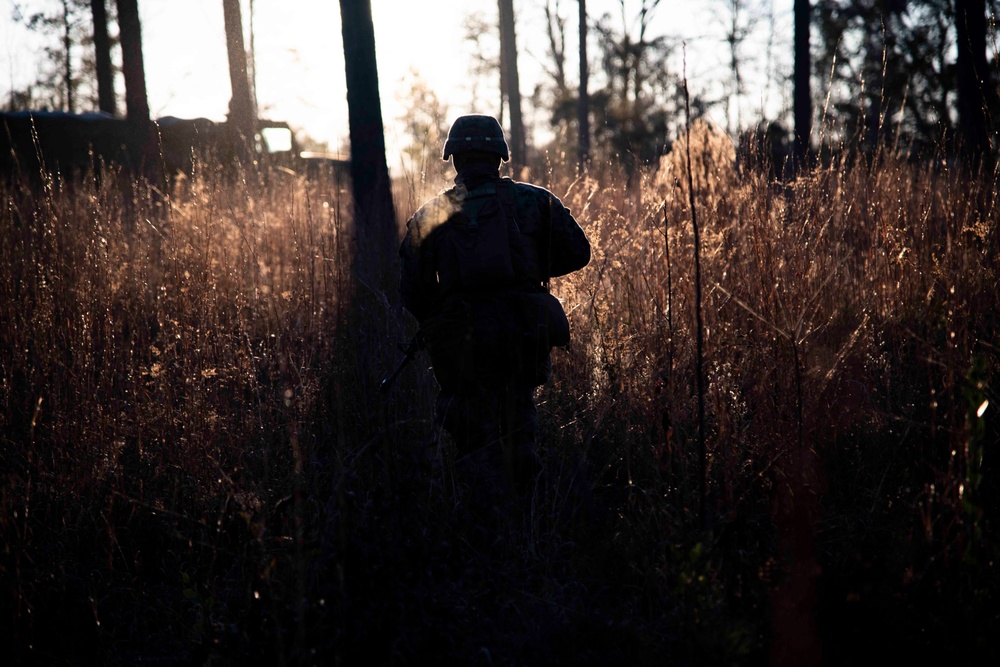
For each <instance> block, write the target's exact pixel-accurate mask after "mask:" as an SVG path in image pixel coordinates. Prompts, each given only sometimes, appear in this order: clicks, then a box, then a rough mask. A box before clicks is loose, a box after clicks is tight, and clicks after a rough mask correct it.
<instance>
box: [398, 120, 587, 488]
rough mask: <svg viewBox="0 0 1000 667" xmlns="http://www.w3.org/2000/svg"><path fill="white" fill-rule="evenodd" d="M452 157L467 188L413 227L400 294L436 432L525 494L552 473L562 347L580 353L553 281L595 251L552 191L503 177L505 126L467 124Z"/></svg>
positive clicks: (425, 211) (435, 203) (440, 199)
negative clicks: (550, 393)
mask: <svg viewBox="0 0 1000 667" xmlns="http://www.w3.org/2000/svg"><path fill="white" fill-rule="evenodd" d="M449 157H450V158H452V161H453V164H454V166H455V170H456V172H457V176H456V177H455V187H453V188H451V189H450V190H447V191H445V192H442V193H441V194H440V195H438V196H437V197H435V198H434V199H432V200H430V201H429V202H427V203H426V204H424V205H423V206H422V207H421V208H420V209H419V210H418V211H417V212H416V213H415V214H414V215H413V217H412V218H411V219H410V220H409V222H408V223H407V231H406V236H405V238H404V239H403V243H402V246H401V247H400V251H399V252H400V257H401V258H402V276H401V281H400V292H401V294H402V298H403V304H404V306H405V307H406V308H407V310H409V311H410V312H411V313H413V315H414V316H415V317H416V318H417V320H418V321H419V322H420V324H421V335H422V336H423V338H424V342H425V344H426V347H427V350H428V352H429V353H430V357H431V363H432V365H433V368H434V375H435V377H436V378H437V380H438V383H439V384H440V386H441V391H440V394H439V395H438V399H437V407H436V423H437V424H440V425H441V426H443V427H444V429H445V430H447V431H448V433H450V434H451V436H452V438H453V440H454V441H455V444H456V447H457V450H458V452H457V453H458V456H459V457H466V456H474V457H478V458H479V460H480V461H485V462H486V465H489V466H493V467H494V468H497V469H500V470H504V471H505V472H506V477H507V479H508V480H509V481H513V482H514V483H515V485H516V487H518V489H519V490H520V491H522V492H523V491H527V490H529V489H530V484H531V483H532V482H533V480H534V479H535V477H536V476H537V474H538V472H539V469H540V467H539V461H538V456H537V454H536V452H535V431H536V426H537V417H536V412H535V403H534V390H535V388H536V387H537V386H539V385H541V384H544V383H545V382H546V381H547V380H548V378H549V375H550V373H551V363H550V360H549V352H550V350H551V348H552V347H554V346H564V345H567V344H568V343H569V323H568V322H567V320H566V314H565V312H564V311H563V309H562V306H561V305H560V303H559V301H558V300H557V299H556V298H555V297H553V296H551V295H550V294H549V292H548V283H549V279H550V278H552V277H556V276H562V275H565V274H567V273H570V272H572V271H576V270H578V269H581V268H583V267H584V266H586V265H587V263H588V262H589V261H590V243H589V242H588V240H587V237H586V235H585V234H584V232H583V230H582V229H581V228H580V226H579V225H578V224H577V222H576V220H574V219H573V216H572V215H570V213H569V211H568V210H567V209H566V207H564V206H563V205H562V203H561V202H560V201H559V199H557V198H556V197H555V196H554V195H553V194H552V193H551V192H549V191H548V190H545V189H544V188H540V187H537V186H534V185H530V184H527V183H517V182H514V181H512V180H510V179H508V178H500V174H499V170H500V163H501V162H502V161H505V160H508V159H509V157H510V156H509V152H508V148H507V142H506V140H505V139H504V135H503V129H502V128H501V127H500V124H499V123H498V122H497V120H496V119H495V118H492V117H490V116H476V115H472V116H462V117H460V118H458V119H457V120H456V121H455V123H454V125H452V127H451V131H450V132H449V134H448V140H447V142H446V143H445V146H444V155H443V158H444V159H445V160H447V159H448V158H449Z"/></svg>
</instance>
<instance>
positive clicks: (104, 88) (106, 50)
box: [90, 0, 117, 116]
mask: <svg viewBox="0 0 1000 667" xmlns="http://www.w3.org/2000/svg"><path fill="white" fill-rule="evenodd" d="M90 11H91V14H93V18H94V65H95V66H96V68H97V105H98V107H99V108H100V109H101V111H104V112H106V113H109V114H111V115H112V116H114V115H115V113H117V109H116V106H117V105H116V104H115V79H114V70H113V69H112V67H111V39H110V38H109V37H108V9H107V7H106V6H105V4H104V0H90Z"/></svg>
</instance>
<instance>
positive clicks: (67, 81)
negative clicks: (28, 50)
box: [62, 0, 76, 113]
mask: <svg viewBox="0 0 1000 667" xmlns="http://www.w3.org/2000/svg"><path fill="white" fill-rule="evenodd" d="M62 6H63V79H64V85H65V86H66V111H68V112H70V113H76V94H75V93H76V91H75V88H76V85H75V84H74V83H73V36H72V35H71V34H70V20H69V18H70V17H69V0H63V3H62Z"/></svg>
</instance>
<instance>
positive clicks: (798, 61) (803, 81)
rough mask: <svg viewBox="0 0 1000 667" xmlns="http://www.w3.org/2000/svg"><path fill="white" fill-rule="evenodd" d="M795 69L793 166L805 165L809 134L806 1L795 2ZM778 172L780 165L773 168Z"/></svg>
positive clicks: (810, 61)
mask: <svg viewBox="0 0 1000 667" xmlns="http://www.w3.org/2000/svg"><path fill="white" fill-rule="evenodd" d="M794 12H795V69H794V72H793V78H794V84H795V85H794V88H795V92H794V99H793V102H792V105H793V114H794V116H795V149H794V150H795V165H796V169H798V168H800V167H801V166H803V165H805V164H806V160H807V157H808V155H809V137H810V135H811V133H812V91H811V90H810V82H809V77H810V73H811V70H812V56H811V54H810V51H809V20H810V18H811V17H810V10H809V0H795V4H794ZM774 167H775V168H777V169H780V168H781V165H774Z"/></svg>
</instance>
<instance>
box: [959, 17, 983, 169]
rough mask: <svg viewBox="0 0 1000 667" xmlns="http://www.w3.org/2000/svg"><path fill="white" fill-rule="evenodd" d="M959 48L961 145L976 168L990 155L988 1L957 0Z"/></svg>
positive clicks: (971, 165)
mask: <svg viewBox="0 0 1000 667" xmlns="http://www.w3.org/2000/svg"><path fill="white" fill-rule="evenodd" d="M955 28H956V34H957V40H956V41H957V44H956V46H957V48H958V62H957V65H958V66H957V68H956V69H957V73H958V120H959V127H960V128H961V142H962V144H961V148H962V152H963V153H964V155H965V157H966V159H967V161H968V164H969V166H970V167H972V168H973V169H976V168H978V167H979V166H980V163H981V160H982V159H983V157H985V156H986V155H988V154H989V150H990V139H989V132H988V127H987V95H988V91H987V89H986V86H987V85H989V81H990V72H989V68H988V64H987V61H986V0H955ZM991 92H992V91H991Z"/></svg>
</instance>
